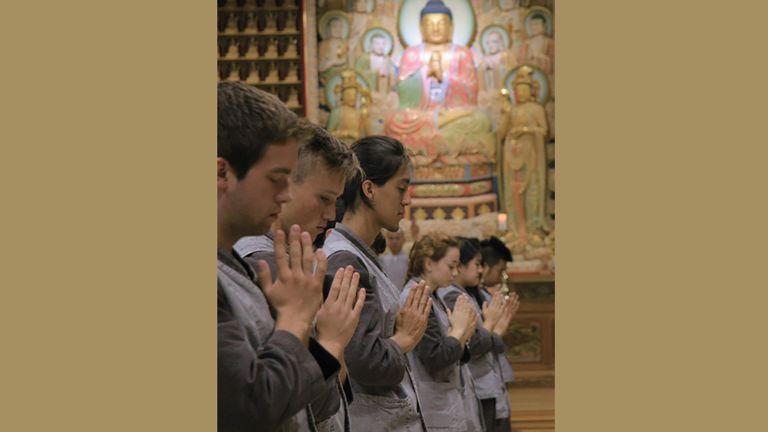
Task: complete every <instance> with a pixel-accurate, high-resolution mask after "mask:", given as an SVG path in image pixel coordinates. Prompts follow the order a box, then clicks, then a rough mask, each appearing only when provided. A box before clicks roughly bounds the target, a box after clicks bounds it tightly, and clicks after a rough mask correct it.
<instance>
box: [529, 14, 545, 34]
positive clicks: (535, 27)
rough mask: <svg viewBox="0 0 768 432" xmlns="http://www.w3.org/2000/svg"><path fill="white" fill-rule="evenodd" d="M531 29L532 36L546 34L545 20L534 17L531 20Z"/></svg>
mask: <svg viewBox="0 0 768 432" xmlns="http://www.w3.org/2000/svg"><path fill="white" fill-rule="evenodd" d="M530 29H531V35H532V36H538V35H540V34H544V20H543V19H541V18H533V19H532V20H531V24H530Z"/></svg>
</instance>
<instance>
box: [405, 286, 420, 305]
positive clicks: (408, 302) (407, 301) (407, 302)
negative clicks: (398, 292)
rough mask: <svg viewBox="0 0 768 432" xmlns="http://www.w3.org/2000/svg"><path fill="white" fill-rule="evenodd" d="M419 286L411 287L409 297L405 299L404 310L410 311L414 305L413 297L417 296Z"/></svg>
mask: <svg viewBox="0 0 768 432" xmlns="http://www.w3.org/2000/svg"><path fill="white" fill-rule="evenodd" d="M418 286H419V285H418V284H416V285H411V289H410V290H408V295H407V296H406V297H405V303H403V309H408V308H410V307H411V305H412V304H413V297H414V296H415V295H416V288H417V287H418Z"/></svg>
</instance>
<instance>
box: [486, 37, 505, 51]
mask: <svg viewBox="0 0 768 432" xmlns="http://www.w3.org/2000/svg"><path fill="white" fill-rule="evenodd" d="M485 44H486V45H487V46H488V54H496V53H498V52H499V51H501V48H502V47H503V46H504V41H502V40H501V35H500V34H499V33H498V32H492V33H491V34H489V35H488V38H487V39H486V40H485Z"/></svg>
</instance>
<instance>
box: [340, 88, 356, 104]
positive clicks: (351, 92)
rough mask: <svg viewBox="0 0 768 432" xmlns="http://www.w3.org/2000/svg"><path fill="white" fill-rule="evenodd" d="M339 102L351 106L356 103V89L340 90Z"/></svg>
mask: <svg viewBox="0 0 768 432" xmlns="http://www.w3.org/2000/svg"><path fill="white" fill-rule="evenodd" d="M341 103H343V104H344V105H346V106H350V107H353V106H355V105H357V89H355V88H354V87H353V88H346V89H344V90H343V91H342V92H341Z"/></svg>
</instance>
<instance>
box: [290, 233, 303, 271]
mask: <svg viewBox="0 0 768 432" xmlns="http://www.w3.org/2000/svg"><path fill="white" fill-rule="evenodd" d="M299 237H300V236H299V226H298V225H293V226H291V232H290V233H289V234H288V248H289V249H290V259H291V262H290V263H289V264H290V266H291V270H292V271H293V274H294V275H296V276H300V275H301V242H300V241H299Z"/></svg>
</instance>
